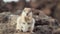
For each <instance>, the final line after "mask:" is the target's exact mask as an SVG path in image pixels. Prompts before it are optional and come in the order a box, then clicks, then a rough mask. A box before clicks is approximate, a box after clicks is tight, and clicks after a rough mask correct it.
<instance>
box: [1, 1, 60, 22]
mask: <svg viewBox="0 0 60 34" xmlns="http://www.w3.org/2000/svg"><path fill="white" fill-rule="evenodd" d="M44 4H46V5H50V6H54V7H53V11H52V12H53V16H54V17H55V18H57V19H58V20H59V21H60V0H0V13H1V12H4V11H7V12H8V11H10V12H12V13H14V12H16V11H17V10H22V9H24V7H30V8H37V9H41V7H42V5H44ZM48 7H49V6H48Z"/></svg>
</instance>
